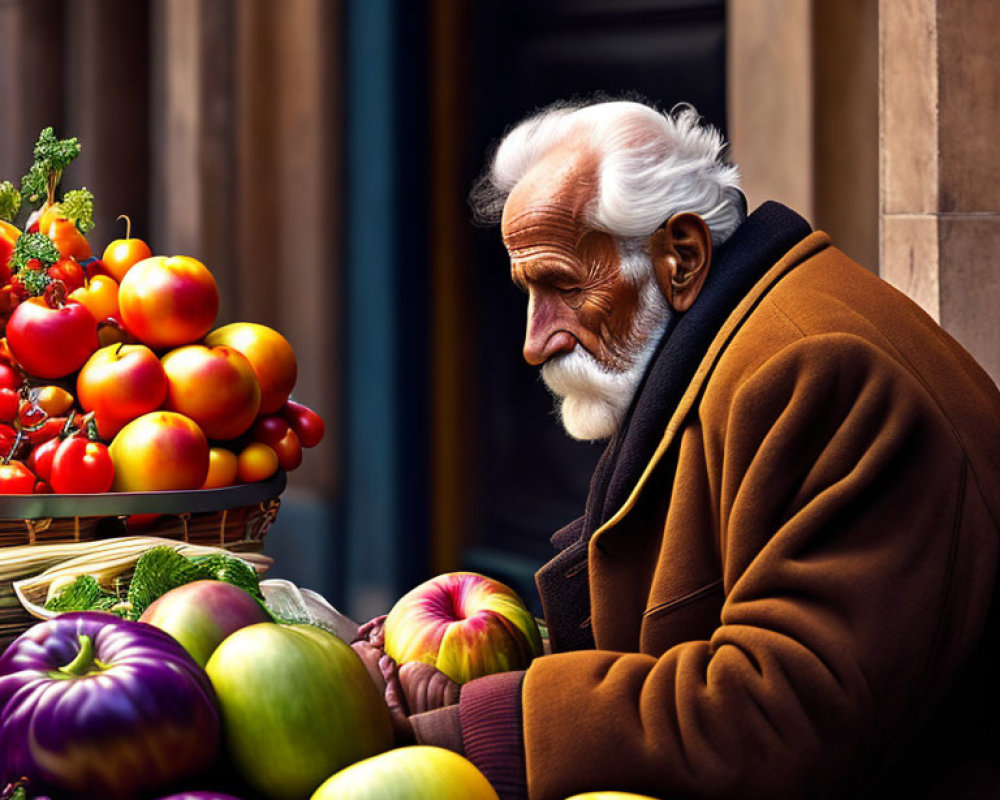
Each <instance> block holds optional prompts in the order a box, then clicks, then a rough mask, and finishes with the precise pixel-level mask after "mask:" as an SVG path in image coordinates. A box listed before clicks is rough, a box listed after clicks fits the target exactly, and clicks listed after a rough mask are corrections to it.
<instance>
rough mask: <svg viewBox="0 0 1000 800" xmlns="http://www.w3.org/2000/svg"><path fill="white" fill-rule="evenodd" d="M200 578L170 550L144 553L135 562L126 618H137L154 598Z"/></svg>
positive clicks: (195, 568) (187, 561)
mask: <svg viewBox="0 0 1000 800" xmlns="http://www.w3.org/2000/svg"><path fill="white" fill-rule="evenodd" d="M201 577H202V575H201V571H200V570H199V569H198V567H197V566H195V565H194V564H192V563H191V561H190V560H189V559H187V558H184V556H182V555H181V554H180V553H178V552H177V551H176V550H174V549H173V548H171V547H154V548H152V549H151V550H147V551H146V552H145V553H143V554H142V555H141V556H139V560H138V561H137V562H136V565H135V573H134V574H133V575H132V583H131V584H130V586H129V589H128V601H129V603H131V605H132V610H131V611H130V612H129V616H130V617H131V618H132V619H138V618H139V617H140V616H142V612H143V611H145V610H146V608H147V607H148V606H149V605H150V604H151V603H152V602H153V601H154V600H156V598H158V597H160V596H162V595H164V594H166V593H167V592H169V591H170V590H171V589H176V588H177V587H178V586H183V585H184V584H185V583H191V582H192V581H196V580H198V579H199V578H201Z"/></svg>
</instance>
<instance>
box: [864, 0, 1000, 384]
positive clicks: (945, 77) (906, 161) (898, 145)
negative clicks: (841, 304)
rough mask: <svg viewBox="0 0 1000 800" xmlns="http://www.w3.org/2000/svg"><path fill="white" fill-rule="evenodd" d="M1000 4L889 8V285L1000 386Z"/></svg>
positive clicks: (892, 0)
mask: <svg viewBox="0 0 1000 800" xmlns="http://www.w3.org/2000/svg"><path fill="white" fill-rule="evenodd" d="M998 26H1000V4H997V3H996V2H994V0H967V2H963V3H955V2H949V1H948V0H881V2H880V4H879V53H880V77H879V92H880V100H879V108H880V130H881V137H880V139H881V141H880V147H879V150H880V165H879V167H880V185H881V191H880V204H881V244H880V250H881V253H880V264H881V270H880V272H881V275H882V277H884V278H885V279H886V280H888V281H889V282H890V283H893V284H894V285H896V286H897V287H899V288H900V289H901V290H902V291H904V292H906V293H907V294H908V295H909V296H911V297H912V298H914V299H915V300H916V301H917V302H918V303H920V305H921V306H923V308H924V309H925V310H926V311H927V312H928V313H929V314H930V315H931V316H933V317H934V318H935V319H936V320H938V321H939V322H940V323H941V325H942V326H943V327H944V328H945V329H946V330H948V331H949V332H950V333H951V334H952V335H953V336H955V337H956V338H957V339H958V340H959V341H960V342H961V343H962V345H963V346H964V347H965V348H966V349H967V350H969V352H970V353H972V355H973V356H974V357H975V358H976V360H977V361H979V363H980V364H982V365H983V367H984V368H985V369H986V370H987V371H988V372H989V373H990V375H991V376H992V377H993V379H994V380H1000V324H998V322H997V320H998V317H1000V160H998V158H997V148H996V144H995V142H996V135H995V129H996V126H997V121H998V120H1000V62H998V61H997V60H996V59H995V44H996V33H995V32H996V30H997V28H998Z"/></svg>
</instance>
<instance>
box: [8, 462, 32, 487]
mask: <svg viewBox="0 0 1000 800" xmlns="http://www.w3.org/2000/svg"><path fill="white" fill-rule="evenodd" d="M34 491H35V476H34V474H33V473H32V471H31V470H30V469H28V468H27V467H26V466H24V464H22V463H21V462H20V461H8V462H7V463H6V464H0V494H32V493H33V492H34Z"/></svg>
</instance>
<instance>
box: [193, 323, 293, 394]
mask: <svg viewBox="0 0 1000 800" xmlns="http://www.w3.org/2000/svg"><path fill="white" fill-rule="evenodd" d="M205 344H207V345H208V346H209V347H215V346H216V345H220V344H224V345H228V346H229V347H232V348H233V349H234V350H239V351H240V352H241V353H242V354H243V355H245V356H246V358H247V361H249V362H250V366H251V367H253V371H254V375H256V376H257V380H258V382H259V383H260V413H261V414H273V413H274V412H275V411H277V410H278V409H279V408H281V407H282V406H283V405H284V404H285V401H286V400H288V395H289V394H291V392H292V387H294V386H295V378H296V376H297V374H298V366H297V365H296V363H295V352H294V351H293V350H292V346H291V345H290V344H289V343H288V340H287V339H286V338H285V337H284V336H282V335H281V334H280V333H278V332H277V331H276V330H274V329H273V328H269V327H267V326H266V325H259V324H258V323H256V322H234V323H232V324H231V325H223V326H222V327H221V328H219V329H218V330H214V331H212V332H211V333H210V334H208V336H206V337H205Z"/></svg>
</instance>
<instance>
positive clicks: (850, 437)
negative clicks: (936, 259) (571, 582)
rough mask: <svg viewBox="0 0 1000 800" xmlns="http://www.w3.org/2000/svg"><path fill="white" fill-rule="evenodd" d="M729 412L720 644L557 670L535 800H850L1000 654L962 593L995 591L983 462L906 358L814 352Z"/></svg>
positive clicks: (846, 340)
mask: <svg viewBox="0 0 1000 800" xmlns="http://www.w3.org/2000/svg"><path fill="white" fill-rule="evenodd" d="M706 398H707V395H706ZM709 411H710V413H708V412H706V409H705V407H704V403H703V405H702V408H701V410H700V416H701V419H700V420H699V422H698V426H699V427H700V429H701V430H702V431H703V433H702V434H701V435H702V436H703V446H704V448H705V450H706V452H710V453H711V454H710V455H709V456H706V458H705V463H706V464H714V465H717V468H716V469H715V471H714V473H713V474H712V475H711V476H710V478H709V482H710V483H711V484H712V485H713V486H714V487H715V488H714V489H713V493H712V494H713V496H712V502H713V503H714V505H715V507H716V509H717V513H716V514H715V515H714V516H715V518H716V522H715V527H714V529H712V530H706V531H705V535H706V536H714V537H717V540H718V543H719V544H718V549H719V552H720V558H721V564H720V566H721V569H722V574H723V579H724V589H725V601H724V605H723V608H722V612H721V615H720V620H719V625H718V627H717V628H716V629H715V631H714V632H713V633H712V635H711V637H710V638H709V639H707V640H704V641H688V642H684V643H682V644H680V645H677V646H674V647H672V648H670V649H669V650H667V651H666V652H664V653H662V654H660V655H659V656H658V657H653V656H651V655H645V654H641V653H615V652H606V651H600V650H596V651H582V652H572V653H564V654H558V655H553V656H547V657H544V658H541V659H537V660H536V661H535V663H534V664H533V665H532V666H531V668H530V669H529V670H528V672H527V675H526V678H525V682H524V687H523V705H524V710H523V713H524V720H525V723H524V724H525V749H526V759H527V771H528V788H529V794H530V797H531V798H532V800H550V799H554V798H562V797H566V796H568V795H570V794H573V793H574V792H578V791H584V790H597V789H619V790H629V791H634V792H640V793H646V794H652V795H655V796H656V797H661V798H666V797H685V798H687V797H702V798H727V799H728V800H735V798H742V797H768V798H786V797H787V798H801V797H824V796H827V795H828V794H838V796H839V793H840V792H843V791H845V790H846V791H850V789H852V788H854V787H856V786H857V785H859V784H861V783H863V782H864V780H865V778H866V775H868V773H869V772H870V770H871V769H872V768H873V766H874V765H875V764H876V763H877V762H878V761H879V760H882V759H885V758H887V757H890V756H891V754H892V752H893V750H894V748H896V747H901V746H905V742H906V739H907V736H908V735H909V734H910V733H911V732H912V730H913V729H914V726H916V725H918V724H919V723H920V722H921V721H922V720H923V719H924V715H925V714H926V713H927V712H928V710H929V707H930V705H931V704H933V702H934V700H935V699H936V698H937V697H938V696H939V694H940V691H941V690H942V688H943V687H944V686H945V685H946V684H947V682H948V681H949V680H952V679H953V678H954V674H955V672H956V670H957V665H958V663H959V662H960V661H961V658H962V654H963V652H967V651H968V649H969V648H970V647H971V646H972V645H971V644H970V643H971V642H973V641H974V639H975V638H976V636H977V635H978V633H977V630H976V626H977V625H978V624H979V622H977V620H978V621H980V622H981V618H982V615H981V613H980V612H979V611H978V610H976V609H975V608H974V606H973V601H972V600H969V598H968V597H967V596H963V598H964V599H963V598H957V597H956V596H955V594H956V593H955V591H954V587H955V584H956V580H955V574H956V571H957V570H958V569H959V567H960V568H961V569H962V570H963V571H964V572H963V580H964V579H965V578H967V577H969V576H970V575H971V576H972V577H971V578H970V580H971V583H972V584H973V587H972V588H969V589H964V590H963V591H966V592H976V593H978V594H987V595H988V591H986V589H985V588H984V587H986V586H987V585H988V584H991V583H992V569H993V567H992V565H989V566H986V565H984V566H983V568H982V570H980V572H978V573H977V572H976V567H975V565H974V564H973V565H972V566H970V565H969V564H970V560H969V559H968V558H967V557H966V555H965V553H964V550H963V544H962V541H961V538H962V537H961V533H962V524H961V522H962V514H963V508H964V507H966V506H967V504H968V502H970V501H969V500H968V496H969V480H968V474H967V472H968V470H967V464H966V461H965V457H964V453H963V449H962V447H961V446H960V445H959V443H958V441H957V439H956V437H955V434H954V432H953V431H952V429H951V428H950V426H949V424H948V422H947V419H946V417H945V416H944V415H943V414H942V413H941V411H940V409H939V408H938V407H937V404H936V402H935V399H934V398H933V396H932V395H931V394H930V393H929V392H928V391H927V389H926V388H925V386H924V385H923V384H922V382H920V381H919V380H918V379H917V378H915V377H914V376H913V374H912V373H911V372H909V371H908V370H907V369H906V368H904V367H903V366H902V365H900V364H899V363H898V362H897V361H896V360H895V359H894V358H893V357H891V356H890V355H888V354H886V353H884V352H883V351H881V350H879V349H878V348H876V347H874V346H873V345H871V344H869V343H868V342H867V341H865V340H862V339H859V338H857V337H853V336H848V335H839V334H838V335H823V336H813V337H806V338H803V339H801V340H799V341H797V342H795V343H794V344H791V345H789V346H787V347H785V348H784V349H783V350H781V351H780V352H779V353H778V354H776V355H774V356H772V357H771V358H770V359H769V360H767V361H766V362H765V363H764V364H763V365H761V366H759V367H757V368H756V369H755V370H753V371H752V373H750V374H749V375H747V376H746V377H745V378H744V379H742V380H740V381H737V382H735V385H734V389H733V390H732V391H730V392H729V393H728V396H727V397H726V399H725V403H724V407H716V408H713V409H710V410H709ZM681 463H682V467H683V463H684V462H683V461H682V462H681ZM676 485H677V484H676V483H675V486H676ZM671 524H672V523H671V520H670V518H669V515H668V520H667V525H666V529H665V531H666V532H665V534H664V535H666V536H669V535H670V529H671ZM591 553H592V557H597V556H596V555H595V554H594V551H593V548H592V550H591ZM972 560H973V561H974V559H972ZM956 565H958V566H956ZM654 582H655V577H654ZM970 609H972V612H971V613H972V619H971V621H970V619H969V618H966V617H965V616H964V615H966V614H968V613H970ZM956 631H957V632H956Z"/></svg>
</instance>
